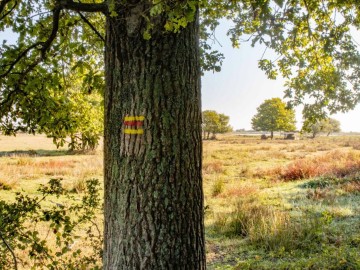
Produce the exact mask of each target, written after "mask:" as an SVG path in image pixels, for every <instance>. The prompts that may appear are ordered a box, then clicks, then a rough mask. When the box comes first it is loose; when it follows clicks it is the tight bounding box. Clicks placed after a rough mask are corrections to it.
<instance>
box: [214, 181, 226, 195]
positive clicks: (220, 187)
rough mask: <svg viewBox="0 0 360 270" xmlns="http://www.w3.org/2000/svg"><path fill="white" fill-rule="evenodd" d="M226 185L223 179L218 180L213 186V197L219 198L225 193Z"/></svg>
mask: <svg viewBox="0 0 360 270" xmlns="http://www.w3.org/2000/svg"><path fill="white" fill-rule="evenodd" d="M224 187H225V183H224V180H223V179H222V178H218V179H216V181H215V183H214V185H213V186H212V196H214V197H215V196H217V195H219V194H220V193H222V192H223V191H224Z"/></svg>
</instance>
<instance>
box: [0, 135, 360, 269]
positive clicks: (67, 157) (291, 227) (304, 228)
mask: <svg viewBox="0 0 360 270" xmlns="http://www.w3.org/2000/svg"><path fill="white" fill-rule="evenodd" d="M203 146H204V147H203V149H204V150H203V178H204V193H205V209H204V211H205V226H206V250H207V265H208V269H360V136H330V137H318V138H315V139H308V138H304V139H301V140H294V141H285V140H282V139H280V138H276V139H274V140H260V138H259V137H253V136H242V135H238V134H226V135H223V136H219V137H218V138H217V139H216V140H205V141H204V142H203ZM102 168H103V164H102V151H101V147H99V149H98V150H96V151H94V152H92V153H69V152H68V151H67V150H66V149H65V148H63V149H56V148H55V146H54V145H53V144H52V141H51V140H50V139H48V138H46V137H45V136H41V135H37V136H32V135H26V134H20V135H18V136H17V137H5V136H0V199H1V200H5V201H13V200H14V198H15V195H14V194H15V193H16V192H19V191H21V192H23V193H25V194H28V195H29V196H37V195H38V193H39V191H37V189H38V187H39V185H41V184H45V183H47V182H48V181H49V180H50V179H58V178H62V179H63V180H62V183H63V186H64V189H66V190H68V191H70V192H72V194H74V196H73V198H74V200H76V198H80V197H81V196H82V194H83V192H84V190H85V189H86V180H87V179H94V178H97V179H100V180H101V181H102V170H103V169H102ZM100 193H101V191H100ZM65 201H66V199H65V198H61V197H60V198H52V199H51V200H50V204H51V203H59V202H60V203H64V202H65ZM96 216H97V218H96V223H97V224H98V227H99V228H100V230H101V226H102V217H101V213H100V211H99V213H97V214H96ZM44 230H45V229H44ZM85 233H86V232H82V234H85ZM44 235H45V233H44ZM40 237H41V236H40ZM74 245H75V247H76V246H80V247H81V246H82V247H83V246H84V244H82V243H81V240H79V242H76V243H74ZM15 251H16V250H15ZM20 253H21V252H20ZM24 254H25V253H24ZM17 256H19V257H20V258H21V260H22V261H23V264H24V265H26V262H25V261H26V260H27V258H26V257H25V255H23V257H21V256H22V255H21V254H17ZM0 268H1V267H0ZM20 268H21V267H20ZM24 268H25V269H26V267H24ZM4 269H7V268H6V267H4Z"/></svg>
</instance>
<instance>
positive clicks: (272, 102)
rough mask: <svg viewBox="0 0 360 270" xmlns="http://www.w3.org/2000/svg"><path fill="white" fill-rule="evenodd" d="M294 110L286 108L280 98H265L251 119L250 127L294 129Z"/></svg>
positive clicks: (280, 129) (273, 129)
mask: <svg viewBox="0 0 360 270" xmlns="http://www.w3.org/2000/svg"><path fill="white" fill-rule="evenodd" d="M295 124H296V120H295V111H294V110H293V109H288V108H287V107H286V104H285V103H284V102H283V101H282V100H281V99H280V98H272V99H266V100H265V101H264V102H263V103H262V104H261V105H260V106H259V107H258V108H257V113H256V114H255V115H254V116H253V118H252V119H251V125H252V128H253V129H255V130H258V131H270V133H271V135H270V137H271V139H273V137H274V131H294V130H295V129H296V126H295Z"/></svg>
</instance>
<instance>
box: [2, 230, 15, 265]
mask: <svg viewBox="0 0 360 270" xmlns="http://www.w3.org/2000/svg"><path fill="white" fill-rule="evenodd" d="M0 238H1V240H2V241H3V242H4V244H5V246H6V248H7V249H8V250H9V251H10V253H11V255H12V257H13V260H14V269H15V270H17V269H18V267H17V260H16V256H15V253H14V251H13V250H12V248H11V247H10V245H9V244H8V242H6V240H5V238H4V237H3V235H2V233H1V232H0Z"/></svg>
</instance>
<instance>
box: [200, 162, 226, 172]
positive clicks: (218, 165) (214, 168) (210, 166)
mask: <svg viewBox="0 0 360 270" xmlns="http://www.w3.org/2000/svg"><path fill="white" fill-rule="evenodd" d="M203 172H204V173H214V172H215V173H223V172H224V168H223V163H222V162H221V161H213V162H209V163H204V164H203Z"/></svg>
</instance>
